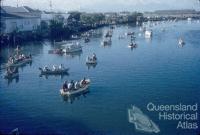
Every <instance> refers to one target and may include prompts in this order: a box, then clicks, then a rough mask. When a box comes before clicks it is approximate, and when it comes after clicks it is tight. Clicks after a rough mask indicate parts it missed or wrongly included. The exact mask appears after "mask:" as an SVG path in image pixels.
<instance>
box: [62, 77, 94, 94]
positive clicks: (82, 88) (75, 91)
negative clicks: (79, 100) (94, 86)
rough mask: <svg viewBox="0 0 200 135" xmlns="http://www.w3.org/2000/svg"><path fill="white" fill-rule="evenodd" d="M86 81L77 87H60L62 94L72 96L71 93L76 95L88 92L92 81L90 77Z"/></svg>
mask: <svg viewBox="0 0 200 135" xmlns="http://www.w3.org/2000/svg"><path fill="white" fill-rule="evenodd" d="M85 82H86V83H85V84H80V87H79V88H77V89H73V90H67V89H63V88H62V89H60V94H61V95H62V96H70V95H75V94H78V93H82V92H87V91H88V88H89V86H90V82H91V81H90V79H86V80H85Z"/></svg>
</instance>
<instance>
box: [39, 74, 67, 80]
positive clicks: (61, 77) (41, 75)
mask: <svg viewBox="0 0 200 135" xmlns="http://www.w3.org/2000/svg"><path fill="white" fill-rule="evenodd" d="M50 76H54V77H60V79H62V80H63V78H64V77H65V76H69V73H65V74H61V75H44V74H40V75H39V77H44V78H45V79H49V77H50Z"/></svg>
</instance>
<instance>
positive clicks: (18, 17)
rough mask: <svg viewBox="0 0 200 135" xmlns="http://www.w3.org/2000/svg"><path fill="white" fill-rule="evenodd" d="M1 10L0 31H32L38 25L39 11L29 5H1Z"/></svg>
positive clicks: (39, 20)
mask: <svg viewBox="0 0 200 135" xmlns="http://www.w3.org/2000/svg"><path fill="white" fill-rule="evenodd" d="M0 10H1V24H2V27H1V33H11V32H13V31H22V32H26V31H33V30H35V29H37V27H38V26H39V25H40V22H41V19H40V14H39V12H36V11H34V10H33V9H31V8H29V7H11V6H2V7H1V8H0Z"/></svg>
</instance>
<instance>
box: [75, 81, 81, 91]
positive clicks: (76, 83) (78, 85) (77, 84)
mask: <svg viewBox="0 0 200 135" xmlns="http://www.w3.org/2000/svg"><path fill="white" fill-rule="evenodd" d="M79 88H80V84H79V82H78V81H76V82H75V89H76V90H77V89H79Z"/></svg>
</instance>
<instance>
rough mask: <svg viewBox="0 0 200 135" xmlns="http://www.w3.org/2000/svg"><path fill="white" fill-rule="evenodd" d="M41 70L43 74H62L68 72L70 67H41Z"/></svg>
mask: <svg viewBox="0 0 200 135" xmlns="http://www.w3.org/2000/svg"><path fill="white" fill-rule="evenodd" d="M39 70H40V71H41V75H62V74H68V71H69V68H66V69H65V68H63V69H55V70H53V69H48V68H46V69H42V68H39Z"/></svg>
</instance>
